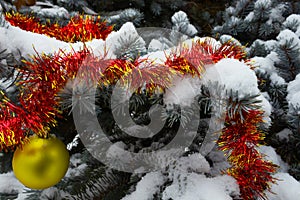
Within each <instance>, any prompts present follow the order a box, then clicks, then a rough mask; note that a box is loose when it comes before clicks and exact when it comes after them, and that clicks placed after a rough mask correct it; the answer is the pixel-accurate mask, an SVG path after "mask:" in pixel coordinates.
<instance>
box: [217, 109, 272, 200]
mask: <svg viewBox="0 0 300 200" xmlns="http://www.w3.org/2000/svg"><path fill="white" fill-rule="evenodd" d="M243 116H244V120H241V117H240V116H239V114H236V115H235V116H234V117H233V118H229V117H228V116H227V118H226V126H225V128H224V129H223V131H222V134H221V136H220V138H219V140H218V145H219V147H220V149H221V150H223V151H228V152H229V157H228V161H229V162H230V163H231V164H232V167H231V168H230V169H229V170H228V174H229V175H231V176H232V177H234V178H235V179H236V180H237V182H238V184H239V186H240V193H241V197H242V198H243V199H244V200H253V199H255V198H258V197H261V198H265V193H264V191H265V190H268V189H270V185H269V184H270V183H272V182H274V181H275V179H274V178H273V177H272V174H273V173H274V172H275V171H276V168H277V166H276V165H274V164H273V163H272V162H269V161H265V160H264V159H263V155H261V154H260V153H259V152H258V151H257V150H256V147H257V146H258V145H259V143H261V141H262V140H263V138H264V134H263V133H262V132H261V131H259V130H258V125H259V124H260V123H262V122H263V112H262V111H258V110H250V111H248V112H244V113H243Z"/></svg>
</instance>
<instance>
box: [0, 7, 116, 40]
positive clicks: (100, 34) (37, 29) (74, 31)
mask: <svg viewBox="0 0 300 200" xmlns="http://www.w3.org/2000/svg"><path fill="white" fill-rule="evenodd" d="M5 19H6V20H7V21H8V22H9V23H10V24H11V25H12V26H16V27H19V28H21V29H22V30H26V31H30V32H33V33H38V34H43V35H47V36H49V37H54V38H56V39H58V40H61V41H65V42H71V43H74V42H77V41H81V42H87V41H90V40H92V39H105V38H106V37H107V36H108V34H110V33H111V32H112V30H113V27H112V26H108V25H107V24H106V22H105V21H102V20H101V19H100V17H99V16H98V17H91V16H86V17H84V16H83V15H79V16H75V17H72V18H71V19H70V21H69V23H68V24H67V25H66V26H60V25H59V24H58V23H50V22H47V23H46V24H43V23H41V22H40V21H39V19H37V18H35V17H33V16H28V15H22V14H20V13H17V12H12V13H5Z"/></svg>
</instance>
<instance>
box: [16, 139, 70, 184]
mask: <svg viewBox="0 0 300 200" xmlns="http://www.w3.org/2000/svg"><path fill="white" fill-rule="evenodd" d="M69 160H70V157H69V153H68V151H67V149H66V146H65V145H64V143H63V142H62V141H60V140H59V139H58V138H56V137H55V136H52V135H51V136H50V137H49V138H47V139H44V138H40V137H38V136H37V135H34V136H31V137H30V138H29V142H28V143H26V144H24V145H23V146H22V147H21V148H18V149H17V150H16V151H15V152H14V156H13V161H12V167H13V171H14V174H15V176H16V177H17V179H19V181H20V182H21V183H23V184H24V185H25V186H26V187H29V188H32V189H45V188H48V187H51V186H53V185H55V184H57V183H58V182H59V181H60V180H61V179H62V178H63V177H64V176H65V174H66V172H67V170H68V166H69Z"/></svg>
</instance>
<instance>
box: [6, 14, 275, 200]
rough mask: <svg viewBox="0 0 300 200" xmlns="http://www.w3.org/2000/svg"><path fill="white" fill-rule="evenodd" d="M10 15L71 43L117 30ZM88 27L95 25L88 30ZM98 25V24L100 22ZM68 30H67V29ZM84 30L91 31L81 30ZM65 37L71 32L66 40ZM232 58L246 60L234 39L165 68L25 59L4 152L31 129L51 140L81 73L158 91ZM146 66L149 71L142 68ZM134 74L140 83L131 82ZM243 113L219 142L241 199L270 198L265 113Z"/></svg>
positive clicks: (271, 168)
mask: <svg viewBox="0 0 300 200" xmlns="http://www.w3.org/2000/svg"><path fill="white" fill-rule="evenodd" d="M6 17H7V20H8V21H10V22H11V23H12V24H13V25H16V26H19V27H21V28H23V29H25V30H26V29H27V30H30V31H32V32H36V33H40V34H46V35H49V36H51V37H52V36H55V37H57V38H59V39H61V40H64V41H68V42H74V41H76V40H81V41H86V40H90V39H92V38H97V37H103V38H105V37H106V36H107V35H108V33H109V32H110V31H111V29H110V28H107V29H104V30H105V31H104V34H102V33H101V34H99V33H97V31H94V32H93V30H94V29H93V28H91V27H94V26H93V25H92V24H93V23H90V22H88V23H86V22H87V21H86V20H87V19H83V18H82V17H80V18H79V19H76V20H79V21H76V20H75V19H74V21H76V23H77V24H78V26H79V27H85V28H84V29H80V28H78V26H77V28H76V30H79V32H74V31H75V30H74V27H75V26H74V24H73V25H69V26H68V25H67V26H66V27H68V28H66V27H59V26H58V25H57V24H52V25H41V24H39V22H38V21H36V19H34V18H31V17H29V18H26V17H25V18H22V17H21V16H18V14H14V15H8V14H7V15H6ZM18 20H19V22H18ZM74 21H73V22H74ZM98 23H99V22H98ZM87 24H89V25H90V26H86V25H87ZM72 27H73V28H72ZM95 27H98V25H97V24H96V25H95ZM64 28H65V29H67V30H65V31H62V30H63V29H64ZM87 29H89V30H91V32H92V34H91V35H88V34H86V33H85V31H86V30H87ZM58 30H59V33H58V32H57V31H58ZM80 30H81V31H82V30H85V31H82V32H80ZM68 31H69V32H68ZM61 33H63V34H66V33H67V34H66V36H65V37H64V36H62V35H61ZM74 33H75V34H74ZM81 33H83V35H81ZM56 34H57V35H56ZM76 34H78V35H76ZM74 35H75V36H74ZM226 57H229V58H234V59H238V60H246V54H245V51H244V49H243V47H241V46H238V45H235V44H233V43H231V42H230V41H229V42H227V43H224V44H220V45H217V46H216V45H213V44H212V43H211V41H210V40H205V41H196V42H194V43H193V44H192V47H191V48H187V47H182V48H181V49H180V54H176V53H174V54H171V55H168V56H167V59H166V61H165V63H164V64H161V65H159V66H157V65H155V64H154V63H153V62H151V61H148V60H147V59H140V58H137V59H136V60H134V61H130V60H122V59H115V60H108V61H106V60H105V58H99V57H95V56H94V55H93V54H92V53H91V52H90V51H89V50H88V49H87V48H85V49H83V50H81V51H79V52H75V51H74V52H71V53H64V52H63V51H59V52H57V53H55V54H53V55H45V54H42V55H39V54H37V55H36V56H33V58H32V60H30V61H25V63H24V66H25V68H22V69H20V71H21V74H22V75H23V76H22V77H21V78H20V80H19V82H18V85H19V86H20V91H21V93H20V96H19V102H20V104H18V105H17V104H14V103H12V102H11V101H10V100H9V99H8V98H7V97H6V96H5V94H3V93H1V94H0V95H2V99H1V101H2V102H1V105H0V117H1V118H0V140H1V145H0V149H14V148H15V147H17V146H19V145H22V143H23V142H24V141H26V138H27V136H28V135H29V133H30V131H32V132H34V133H35V134H38V135H40V136H41V137H47V135H48V131H49V129H50V128H51V126H55V124H56V117H57V116H59V115H60V113H61V111H60V110H59V105H60V101H61V99H60V98H59V96H58V93H59V91H60V90H61V89H63V87H64V86H65V85H66V83H67V81H68V80H72V79H74V78H75V77H76V76H78V75H80V76H83V78H86V80H92V81H94V82H95V84H98V85H99V86H100V85H110V84H115V83H116V82H117V81H118V80H121V81H123V83H124V84H125V85H128V83H129V82H128V80H131V81H130V83H129V84H130V85H132V86H133V88H137V87H138V86H139V85H140V83H141V82H140V80H144V81H147V83H148V89H149V90H151V91H153V90H154V88H155V87H157V82H158V85H161V86H162V88H164V87H167V85H168V83H167V81H169V75H170V74H174V73H179V74H182V75H187V74H190V75H192V76H198V77H201V74H203V71H204V70H205V65H208V64H214V63H217V62H218V61H219V60H221V59H223V58H226ZM103 62H105V64H103ZM142 64H143V65H144V67H143V68H140V67H139V66H140V65H142ZM85 66H86V67H88V68H89V69H88V70H87V71H88V72H89V75H88V76H87V77H85V76H86V74H77V72H78V70H79V67H81V68H82V67H85ZM145 66H146V67H145ZM147 66H148V67H147ZM249 67H251V66H249ZM91 70H92V71H91ZM91 72H92V73H91ZM91 74H92V77H91V76H90V75H91ZM129 76H132V77H135V79H130V78H126V77H129ZM99 77H101V78H99ZM242 114H243V119H242V117H241V116H240V114H239V113H236V114H235V115H233V116H232V115H231V117H228V116H227V117H226V122H225V128H224V129H223V131H222V134H221V136H220V138H219V140H218V141H217V143H218V145H219V147H220V149H221V150H223V151H227V152H228V153H229V157H228V161H229V162H230V163H231V165H232V167H231V168H230V169H229V170H228V174H229V175H231V176H233V177H234V178H235V179H236V180H237V182H238V184H239V186H240V191H241V197H242V198H243V199H245V200H250V199H255V198H258V197H262V198H264V197H265V195H264V191H265V190H266V189H269V188H270V186H269V183H271V182H274V179H273V178H272V176H271V175H272V173H274V172H275V170H276V167H275V165H274V164H272V163H271V162H268V161H265V160H264V159H263V156H262V155H261V154H260V153H259V152H258V151H257V149H256V147H257V145H258V144H259V143H260V142H261V141H262V140H263V134H262V133H261V132H260V131H259V129H258V126H259V124H260V123H262V122H263V120H262V119H263V118H262V117H263V112H262V111H260V110H249V111H244V112H243V113H242Z"/></svg>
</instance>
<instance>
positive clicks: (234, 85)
mask: <svg viewBox="0 0 300 200" xmlns="http://www.w3.org/2000/svg"><path fill="white" fill-rule="evenodd" d="M52 2H53V1H51V2H50V1H45V2H38V3H37V4H36V5H35V6H32V7H30V8H23V10H24V12H28V11H29V12H34V13H36V15H37V16H39V17H43V18H45V17H50V18H63V19H68V18H69V17H70V16H72V15H73V14H74V13H71V12H70V10H76V12H78V11H82V10H87V11H88V12H86V13H90V14H97V13H96V12H95V11H94V10H89V8H88V4H87V3H85V1H78V2H76V1H73V0H59V1H58V5H54V4H53V3H52ZM136 3H140V4H141V5H142V3H141V2H137V1H136ZM143 3H144V4H145V2H143ZM6 4H7V3H5V4H4V5H6ZM174 5H175V4H174ZM178 5H181V4H180V3H178ZM289 5H290V4H289V3H286V2H277V1H271V0H256V1H250V0H239V1H236V2H235V4H234V6H230V7H228V8H226V11H225V12H224V21H225V22H224V24H222V25H220V26H216V27H215V28H214V33H217V34H219V33H220V34H221V35H220V38H219V39H218V40H216V39H211V44H212V45H214V46H215V47H218V46H220V45H222V44H224V43H226V42H228V41H229V42H232V43H233V44H235V45H237V46H242V44H244V43H245V41H246V42H250V43H249V47H248V48H247V50H248V55H249V56H250V57H251V58H250V59H249V60H248V61H247V62H244V61H240V60H237V59H233V58H224V59H221V60H220V61H218V62H217V63H214V64H210V65H206V66H205V71H204V73H203V74H202V75H203V77H202V79H197V78H193V77H187V76H186V77H184V78H182V77H177V79H176V81H174V82H173V83H174V85H172V87H170V88H168V90H167V91H166V93H165V94H164V95H163V97H162V98H161V99H160V100H161V102H163V103H164V104H166V105H168V106H170V108H172V109H174V107H172V106H174V105H181V106H182V107H184V108H185V107H192V106H193V103H195V99H196V98H199V96H200V97H201V98H204V97H206V96H205V95H203V94H202V93H204V91H205V90H204V89H203V88H205V87H211V91H209V92H211V94H214V95H215V94H217V95H219V96H218V97H220V99H225V101H224V102H226V98H228V96H230V95H235V96H234V98H235V99H236V100H241V101H243V102H244V103H245V105H247V106H248V105H250V106H252V105H253V104H255V106H258V107H259V108H260V109H261V110H263V111H264V123H263V124H262V126H261V128H262V129H263V130H264V131H266V132H267V135H266V137H267V138H268V137H269V138H270V139H269V140H267V144H266V145H267V146H260V147H258V148H257V150H258V151H259V152H260V153H262V154H263V155H265V156H264V158H265V159H266V160H268V161H272V162H273V163H274V164H276V165H278V166H279V169H278V172H277V173H276V174H274V175H273V176H274V177H275V178H277V179H278V181H277V182H276V183H274V184H271V191H270V192H269V191H266V196H267V198H268V199H269V200H296V199H298V198H299V196H300V193H299V191H300V183H299V181H297V180H296V179H295V178H294V177H293V176H291V175H290V174H289V173H290V170H291V169H292V168H293V167H294V166H292V165H290V163H292V164H295V163H297V162H299V161H297V159H299V155H300V153H299V152H300V151H298V152H297V149H296V150H295V146H296V145H299V141H300V139H299V138H300V136H299V127H300V120H299V119H300V117H299V116H300V100H299V99H300V75H299V73H300V39H299V37H300V15H299V14H290V13H289V12H291V11H290V7H289ZM6 7H9V6H8V4H7V5H6ZM67 8H68V9H67ZM71 8H72V9H71ZM150 9H151V12H152V13H153V14H154V15H155V16H160V15H161V14H162V12H163V9H164V8H163V7H162V4H161V3H160V2H159V1H157V2H155V1H152V2H151V4H150ZM177 10H178V9H177ZM287 13H288V14H290V15H287ZM106 14H107V13H105V15H104V18H105V19H106V20H107V22H108V23H110V24H117V25H116V28H117V29H118V30H116V31H113V32H112V33H110V34H109V35H108V37H107V38H106V39H105V40H101V39H94V40H92V41H89V42H86V43H82V42H77V43H73V44H71V43H66V42H62V41H59V40H57V39H55V38H49V37H47V36H44V35H39V34H35V33H31V32H26V31H23V30H21V29H19V28H17V27H13V26H11V25H10V24H8V23H7V22H6V21H5V19H4V16H3V15H1V16H0V74H2V68H3V67H6V66H9V63H8V59H7V55H11V56H13V57H14V58H15V59H20V58H22V59H23V58H24V59H30V56H32V55H36V53H41V52H43V53H45V54H53V53H54V52H57V51H58V50H62V51H64V52H73V51H79V50H81V49H83V48H84V46H86V47H87V48H89V49H90V50H91V51H92V52H93V53H94V55H96V56H101V55H106V58H107V59H115V58H126V59H127V60H134V59H136V58H137V57H139V58H141V59H149V60H150V61H152V62H153V63H154V62H155V63H156V65H159V64H163V63H165V62H166V60H167V58H168V56H169V55H170V54H171V53H174V52H175V54H176V53H178V52H176V51H177V50H178V48H177V47H178V46H177V45H178V44H179V43H180V42H183V43H184V45H185V46H187V47H189V48H191V46H192V43H193V42H195V41H203V40H205V39H207V37H202V38H200V37H197V36H195V35H196V34H197V33H198V30H197V28H198V27H197V26H194V25H192V24H191V23H190V20H189V17H188V15H187V14H186V13H185V12H183V11H178V12H176V13H175V14H174V15H173V16H172V18H171V22H172V25H173V26H172V30H171V31H170V34H169V35H164V34H163V31H161V29H160V30H157V29H146V28H145V29H138V28H136V26H139V25H141V24H142V23H143V18H144V15H143V13H142V12H141V11H139V10H137V9H134V8H128V9H125V10H119V11H116V12H114V13H112V14H109V15H106ZM128 21H130V22H128ZM196 27H197V28H196ZM159 31H161V32H159ZM154 35H155V37H153V38H152V36H154ZM189 37H193V38H192V39H189ZM149 38H152V39H150V40H149ZM238 39H239V40H238ZM1 48H4V49H1ZM2 50H6V51H5V52H4V53H5V54H3V55H5V56H3V59H2ZM177 55H179V54H177ZM249 63H250V64H251V66H252V67H254V69H251V68H250V66H249ZM156 65H155V66H156ZM143 67H147V65H143V64H141V65H140V68H141V69H142V68H143ZM16 76H17V74H16V72H15V71H13V72H12V75H11V76H10V79H7V77H1V76H0V89H1V91H2V90H3V91H4V92H7V93H13V92H16V88H10V87H11V85H12V84H14V82H13V81H14V78H15V77H16ZM108 94H109V92H107V95H108ZM102 95H103V94H102ZM201 95H203V96H201ZM0 97H1V93H0ZM101 98H102V99H104V98H105V97H103V96H101ZM119 98H123V100H124V99H125V100H126V101H127V100H128V101H134V99H130V98H129V97H128V94H127V93H126V94H124V96H119ZM125 100H124V101H123V102H125ZM139 100H140V101H139V103H140V105H139V106H141V107H143V106H145V107H146V106H149V105H147V104H143V101H142V100H141V99H139ZM224 102H223V103H224ZM109 103H113V102H109ZM119 103H120V102H119ZM209 103H211V102H209ZM209 103H208V104H209ZM171 105H172V106H171ZM168 108H169V107H168ZM192 108H193V107H192ZM131 109H132V108H131ZM172 109H171V110H172ZM174 110H175V109H174ZM222 111H224V110H222ZM99 113H100V114H99V115H101V114H103V110H101V111H99ZM178 113H180V112H178ZM178 113H177V114H178ZM146 114H147V115H148V114H149V113H146ZM209 114H211V113H209ZM209 114H207V113H205V115H204V116H205V117H204V119H201V121H200V124H201V123H203V124H208V122H207V121H209V117H211V116H209ZM219 114H220V113H219ZM149 115H151V113H150V114H149ZM220 115H221V114H220ZM130 117H131V119H133V118H134V117H133V115H132V116H130ZM143 117H144V116H143ZM146 117H147V116H146ZM146 117H145V118H146ZM103 118H106V117H105V116H104V117H103ZM102 120H103V119H102ZM105 120H107V121H105V122H106V124H108V126H115V125H111V121H110V120H111V118H109V117H107V119H105ZM122 128H123V127H114V128H112V130H113V131H114V132H118V131H120V129H122ZM200 128H203V129H207V126H203V127H200ZM200 128H199V129H200ZM124 130H125V132H128V133H130V134H129V135H131V136H134V137H139V136H140V137H141V135H139V133H140V132H143V133H144V135H145V137H146V136H148V137H149V136H150V137H156V141H155V142H153V144H151V145H148V144H146V145H148V146H147V147H145V148H144V149H143V150H140V149H139V147H140V146H142V145H145V144H143V142H144V141H143V140H132V141H131V140H128V141H129V142H127V143H125V142H120V141H118V139H119V138H118V137H124V135H121V134H120V136H119V135H116V136H110V139H112V140H115V141H117V142H115V144H114V145H112V146H111V148H110V149H109V150H108V152H107V157H108V158H109V159H111V162H115V163H118V162H120V161H123V162H124V163H125V162H127V163H126V164H128V165H130V164H132V163H133V162H134V161H135V160H134V159H135V158H133V157H129V156H128V154H122V153H123V151H119V149H129V150H131V151H132V152H134V151H136V152H138V151H145V152H147V151H154V149H155V150H156V149H159V148H161V147H163V146H164V144H165V143H167V142H168V141H169V140H164V139H165V138H161V139H157V138H158V137H157V135H156V133H153V132H151V130H150V129H149V128H148V127H147V126H139V125H137V124H134V125H132V126H129V127H127V128H125V129H124ZM200 131H201V130H200ZM200 131H199V130H198V132H200ZM166 132H167V131H166ZM109 134H113V133H109ZM165 137H166V138H167V137H169V138H171V137H173V135H172V134H171V133H169V132H167V133H166V134H165ZM201 137H205V135H204V136H203V135H201V136H199V138H196V139H195V142H194V144H193V145H194V146H196V148H199V146H201V144H202V142H203V138H201ZM72 139H73V140H71V141H69V142H70V143H69V146H68V149H69V150H70V151H76V148H77V147H78V146H80V145H81V143H80V141H79V140H78V135H76V137H75V138H72ZM125 139H126V137H125ZM274 141H276V142H274ZM131 142H132V144H131ZM145 143H147V141H146V142H145ZM195 143H196V144H195ZM135 145H136V146H135ZM268 145H272V146H273V147H271V146H268ZM298 147H299V146H297V147H296V148H298ZM185 149H186V154H185V155H181V156H180V157H179V158H178V159H177V160H175V161H174V162H168V160H167V159H168V156H169V155H170V154H171V153H172V152H171V151H172V149H171V150H170V152H161V154H159V155H157V156H156V157H155V158H151V159H149V160H148V162H149V163H150V164H152V165H153V166H155V167H156V170H155V171H151V172H145V171H143V169H137V170H136V171H135V173H132V174H130V175H128V174H126V175H124V174H122V175H123V176H124V177H125V178H124V179H120V180H119V179H117V178H115V176H113V175H116V174H117V173H115V172H114V171H112V170H110V169H107V168H105V167H102V164H100V163H96V164H95V163H93V162H95V161H91V160H89V159H87V157H85V156H86V154H85V156H83V155H82V154H80V153H75V154H73V155H72V157H71V162H70V167H69V170H68V172H67V174H66V177H65V179H63V180H62V183H61V185H59V184H58V185H57V186H55V187H52V188H49V189H47V190H44V191H33V190H30V189H28V188H25V187H24V186H23V185H22V184H21V183H19V182H18V181H17V179H16V178H15V177H14V175H13V173H12V172H8V173H2V174H0V197H1V193H3V194H15V195H16V196H18V197H17V199H19V200H21V199H30V198H33V199H34V198H37V196H40V197H39V198H40V199H63V198H71V197H73V194H71V192H74V191H71V192H69V191H70V190H68V189H70V187H71V186H70V185H68V181H70V182H69V183H74V182H76V183H78V182H79V184H81V185H84V184H85V183H81V182H80V181H82V180H76V178H74V177H81V176H84V174H85V173H87V174H89V175H91V177H92V176H93V178H94V179H95V180H97V182H95V184H94V185H93V184H92V187H90V188H88V186H89V185H91V183H90V182H89V183H88V184H87V185H88V186H87V187H86V188H85V190H84V191H85V193H87V195H89V196H88V197H94V196H93V195H98V193H97V192H98V191H97V192H95V191H94V190H93V189H95V188H97V189H98V190H102V189H103V190H105V189H106V187H107V188H109V186H110V184H112V185H114V186H115V187H118V186H119V185H121V184H122V183H123V182H124V183H125V184H128V185H129V184H130V188H127V187H125V188H122V189H120V190H125V191H126V192H123V193H122V192H119V194H118V195H117V196H118V197H117V198H118V199H123V200H137V199H138V200H143V199H144V200H152V199H153V200H154V199H162V200H170V199H172V200H211V199H213V200H233V199H238V198H239V195H240V189H239V186H238V184H237V181H236V180H235V179H234V178H233V177H230V176H228V175H224V173H223V172H224V171H225V170H227V169H228V168H229V167H230V163H229V162H228V161H227V156H226V155H224V152H222V151H220V150H218V148H217V147H216V146H214V148H211V149H210V152H207V155H201V152H200V153H199V149H196V150H195V149H192V148H190V147H185ZM191 149H192V150H191ZM197 150H198V151H197ZM298 150H299V148H298ZM99 151H100V150H99ZM225 153H228V152H225ZM279 154H280V155H281V156H282V157H281V156H279ZM89 156H90V155H89ZM114 159H115V160H114ZM91 163H92V164H91ZM91 166H92V167H91ZM99 166H101V167H99ZM90 167H91V168H92V169H91V168H90ZM96 168H99V171H97V169H96ZM0 169H1V168H0ZM139 170H140V171H139ZM140 172H142V173H140ZM93 173H95V174H96V175H95V174H93ZM112 174H113V175H112ZM296 174H297V173H296ZM299 174H300V173H299ZM101 175H103V177H104V178H103V179H101V178H102V177H99V176H101ZM116 176H117V175H116ZM299 176H300V175H299ZM107 177H108V178H107ZM109 177H113V178H115V179H114V180H111V179H110V178H109ZM128 177H129V178H128ZM295 177H296V176H295ZM73 178H74V179H73ZM85 178H86V179H84V180H85V181H87V179H88V178H89V177H88V176H86V177H85ZM101 181H103V182H101ZM116 182H117V183H116ZM118 184H119V185H118ZM75 186H78V185H75ZM78 187H79V186H78ZM99 188H100V189H99ZM65 189H66V190H68V192H67V191H64V190H65ZM95 190H96V189H95ZM76 192H78V191H76ZM76 192H74V193H76ZM80 192H82V191H80ZM32 195H33V196H32ZM74 196H76V195H74ZM112 198H113V197H112Z"/></svg>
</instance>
